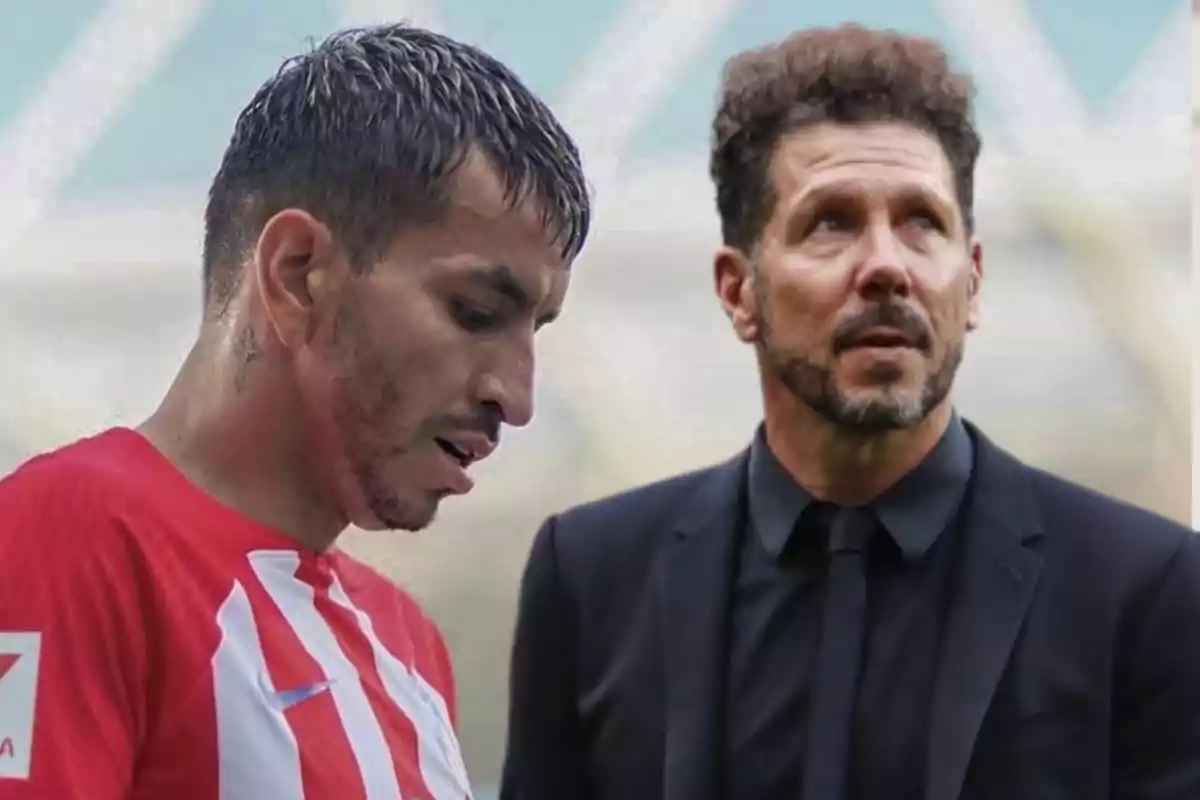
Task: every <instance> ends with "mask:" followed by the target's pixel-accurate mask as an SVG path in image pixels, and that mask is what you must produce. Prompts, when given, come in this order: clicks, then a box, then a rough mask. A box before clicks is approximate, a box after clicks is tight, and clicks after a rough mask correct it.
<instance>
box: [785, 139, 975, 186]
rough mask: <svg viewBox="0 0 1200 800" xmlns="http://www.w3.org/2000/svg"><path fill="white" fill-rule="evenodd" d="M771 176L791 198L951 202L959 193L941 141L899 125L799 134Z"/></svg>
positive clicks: (787, 147)
mask: <svg viewBox="0 0 1200 800" xmlns="http://www.w3.org/2000/svg"><path fill="white" fill-rule="evenodd" d="M771 171H772V173H773V178H774V180H775V183H776V188H777V189H778V190H779V191H780V193H781V194H782V195H783V196H785V197H787V196H791V197H795V196H796V195H798V194H810V193H819V194H845V193H851V192H856V191H857V192H861V191H873V192H876V191H893V192H898V193H906V194H911V193H926V194H934V195H940V196H943V197H946V196H948V195H952V194H953V191H954V183H953V178H954V176H953V171H952V170H951V167H950V163H949V161H948V159H947V158H946V155H945V152H944V151H943V150H942V147H941V145H940V144H939V143H938V141H937V139H936V138H934V137H933V136H931V135H929V134H926V133H925V132H923V131H920V130H918V129H917V128H914V127H912V126H909V125H903V124H897V123H876V124H870V125H834V124H820V125H812V126H808V127H806V128H803V129H800V130H797V131H794V132H792V133H790V134H788V135H787V136H785V137H784V138H783V139H781V140H780V144H779V147H778V148H777V150H776V152H775V158H774V159H773V161H772V170H771Z"/></svg>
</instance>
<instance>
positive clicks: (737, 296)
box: [713, 246, 762, 343]
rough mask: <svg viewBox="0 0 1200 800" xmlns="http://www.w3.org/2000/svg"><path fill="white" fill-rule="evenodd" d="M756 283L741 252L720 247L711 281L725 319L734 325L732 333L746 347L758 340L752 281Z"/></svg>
mask: <svg viewBox="0 0 1200 800" xmlns="http://www.w3.org/2000/svg"><path fill="white" fill-rule="evenodd" d="M757 280H759V276H758V273H757V271H756V270H755V269H754V265H753V263H751V261H750V259H749V258H748V257H747V256H746V254H745V253H743V252H742V251H741V250H739V249H737V248H735V247H728V246H723V247H721V248H719V249H718V250H717V252H716V255H715V256H713V281H714V286H715V289H716V293H717V299H718V300H719V301H720V303H721V308H722V310H724V312H725V316H727V317H729V321H730V323H732V324H733V331H734V333H735V334H736V335H737V337H738V338H739V339H741V340H742V341H743V342H746V343H752V342H755V341H757V340H758V337H759V334H760V331H759V329H758V326H759V320H760V319H761V318H762V317H761V315H760V313H759V311H760V309H759V308H758V293H757V292H755V281H757Z"/></svg>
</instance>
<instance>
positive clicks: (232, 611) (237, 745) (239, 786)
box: [212, 581, 304, 800]
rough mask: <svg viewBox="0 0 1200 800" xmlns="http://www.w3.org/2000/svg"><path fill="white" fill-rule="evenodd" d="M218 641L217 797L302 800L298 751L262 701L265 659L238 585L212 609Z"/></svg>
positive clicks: (215, 667)
mask: <svg viewBox="0 0 1200 800" xmlns="http://www.w3.org/2000/svg"><path fill="white" fill-rule="evenodd" d="M217 627H218V628H220V630H221V642H220V644H219V645H217V650H216V652H215V653H214V654H213V659H212V668H213V694H214V696H215V699H216V711H217V764H218V776H219V777H218V782H219V785H220V791H219V793H218V796H219V797H220V800H261V799H262V798H265V797H270V798H271V799H272V800H304V781H303V779H302V778H301V776H300V751H299V748H298V747H297V746H296V737H295V735H294V734H293V733H292V729H291V726H289V725H288V722H287V719H285V718H284V716H283V713H282V712H280V711H278V710H277V709H275V708H273V707H272V706H270V705H268V703H267V698H266V697H264V696H263V686H264V682H265V685H266V687H267V688H270V676H269V673H268V672H267V662H266V658H265V657H264V656H263V650H262V644H261V642H260V640H259V636H258V626H257V625H255V623H254V612H253V611H252V610H251V608H250V598H249V597H247V596H246V590H245V588H244V587H243V586H242V584H241V583H238V582H237V581H234V584H233V589H232V590H231V591H230V592H229V595H228V596H227V597H226V598H225V600H224V602H222V603H221V607H220V608H219V609H218V610H217Z"/></svg>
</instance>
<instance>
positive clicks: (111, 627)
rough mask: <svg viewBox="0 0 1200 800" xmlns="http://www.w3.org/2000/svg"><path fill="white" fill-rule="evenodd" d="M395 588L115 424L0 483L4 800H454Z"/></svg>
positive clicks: (443, 740)
mask: <svg viewBox="0 0 1200 800" xmlns="http://www.w3.org/2000/svg"><path fill="white" fill-rule="evenodd" d="M455 720H456V710H455V706H454V688H453V678H452V675H451V669H450V659H449V655H448V653H447V650H446V646H445V644H444V642H443V640H442V637H441V634H440V633H439V632H438V630H437V628H436V627H435V625H434V624H433V622H432V621H431V620H430V619H429V618H428V617H427V616H426V615H425V614H424V613H423V612H422V611H421V609H420V608H419V607H418V606H417V604H416V603H415V602H414V601H413V600H412V599H411V598H410V597H409V596H408V595H407V594H405V593H404V592H403V591H401V590H400V589H399V588H397V587H396V586H394V585H393V584H391V583H389V582H388V581H386V580H385V579H384V578H382V577H381V576H379V575H378V574H376V573H375V572H373V571H372V570H370V569H369V568H368V567H366V566H364V565H363V564H361V563H359V562H357V561H355V560H353V559H352V558H350V557H349V556H347V555H345V554H344V553H341V552H339V551H337V550H333V551H330V552H328V553H323V554H317V553H314V552H311V551H308V550H306V549H304V548H302V547H300V546H299V545H297V544H296V543H295V542H294V541H293V540H291V539H290V538H288V537H286V536H283V535H282V534H280V533H278V532H275V531H272V530H268V529H266V528H263V527H261V526H259V525H256V524H254V523H252V522H250V521H248V520H246V519H245V518H243V517H242V516H240V515H239V514H237V513H235V512H234V511H232V510H231V509H229V508H226V507H225V506H223V505H221V504H219V503H217V502H216V501H215V500H213V499H211V498H210V497H208V496H207V495H205V494H203V493H202V492H200V491H199V490H198V489H197V488H196V487H194V486H193V485H192V484H190V483H189V482H188V481H187V480H186V479H185V478H184V476H183V475H182V474H180V473H179V472H178V471H176V470H175V469H174V467H172V466H171V465H170V463H169V462H167V461H166V459H164V458H163V457H162V456H161V455H160V454H159V453H158V451H157V450H155V448H154V447H153V446H151V445H150V443H149V442H148V441H146V440H145V439H144V438H143V437H141V436H140V435H139V434H137V433H135V432H134V431H131V430H126V429H117V430H112V431H109V432H107V433H104V434H101V435H99V436H96V437H94V438H91V439H85V440H82V441H80V442H77V443H75V444H73V445H70V446H68V447H66V448H63V449H61V450H58V451H55V452H53V453H49V454H47V455H43V456H40V457H38V458H35V459H33V460H31V461H29V462H28V463H26V464H25V465H24V466H22V467H21V468H20V469H18V470H17V471H16V472H15V473H13V474H12V475H11V476H9V477H8V478H6V479H5V480H3V481H0V800H32V799H33V798H38V800H42V799H43V798H45V799H46V800H51V799H52V800H149V799H150V798H154V800H161V799H162V798H170V799H171V800H264V798H270V800H326V799H328V800H334V799H335V798H336V800H354V799H355V798H370V799H371V800H376V798H378V800H397V798H402V799H403V800H464V798H469V797H470V790H469V787H468V782H467V775H466V770H465V769H464V766H463V761H462V756H461V754H460V751H459V746H458V741H457V738H456V736H455Z"/></svg>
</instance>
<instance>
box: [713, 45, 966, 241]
mask: <svg viewBox="0 0 1200 800" xmlns="http://www.w3.org/2000/svg"><path fill="white" fill-rule="evenodd" d="M973 95H974V87H973V85H972V83H971V80H970V78H968V77H967V76H965V75H962V74H959V73H955V72H954V71H952V70H951V68H950V65H949V64H948V62H947V58H946V54H945V52H944V51H943V50H942V47H941V45H939V44H938V43H937V42H936V41H934V40H932V39H926V38H920V37H915V36H906V35H903V34H900V33H897V32H895V31H875V30H870V29H867V28H864V27H862V26H860V25H854V24H846V25H842V26H839V27H836V28H813V29H808V30H804V31H800V32H798V33H795V34H793V35H791V36H789V37H788V38H786V39H784V40H783V41H782V42H779V43H778V44H774V45H771V46H769V47H764V48H762V49H759V50H752V51H749V52H745V53H741V54H739V55H737V56H734V57H733V58H731V59H730V60H729V61H728V62H727V63H726V65H725V72H724V81H723V86H722V90H721V98H720V101H719V106H718V109H717V114H716V118H715V119H714V120H713V130H712V133H713V139H712V156H711V160H710V162H709V172H710V174H711V175H712V179H713V182H714V184H715V185H716V193H717V210H718V212H719V214H720V216H721V234H722V236H723V238H724V241H725V244H727V245H729V246H732V247H737V248H738V249H740V250H743V251H744V252H750V251H751V250H752V249H753V248H754V246H755V244H757V242H758V238H759V236H760V235H761V233H762V230H763V227H764V226H765V225H766V222H767V220H768V219H769V217H770V215H771V210H772V208H773V206H774V203H775V197H774V193H773V190H772V186H771V182H770V173H769V168H770V165H771V158H772V155H773V154H774V152H775V146H776V144H777V143H778V142H779V139H780V137H781V136H783V135H784V134H785V133H788V132H790V131H792V130H795V129H796V128H798V127H800V126H803V125H808V124H813V123H817V122H825V121H828V122H837V123H847V124H854V123H871V122H884V121H890V122H903V123H908V124H911V125H913V126H915V127H918V128H920V129H922V130H924V131H927V132H928V133H931V134H933V135H934V136H936V137H937V139H938V141H939V142H941V145H942V149H943V150H944V151H945V153H946V156H947V159H948V160H949V162H950V166H951V167H952V168H953V170H954V179H955V190H956V192H957V194H958V204H959V208H960V209H961V211H962V215H963V220H964V222H965V223H966V226H967V229H968V230H971V229H972V228H973V226H974V216H973V210H972V207H973V203H974V172H975V161H976V160H977V159H978V157H979V149H980V139H979V134H978V133H977V132H976V130H975V126H974V124H973V123H972V120H971V102H972V99H973Z"/></svg>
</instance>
